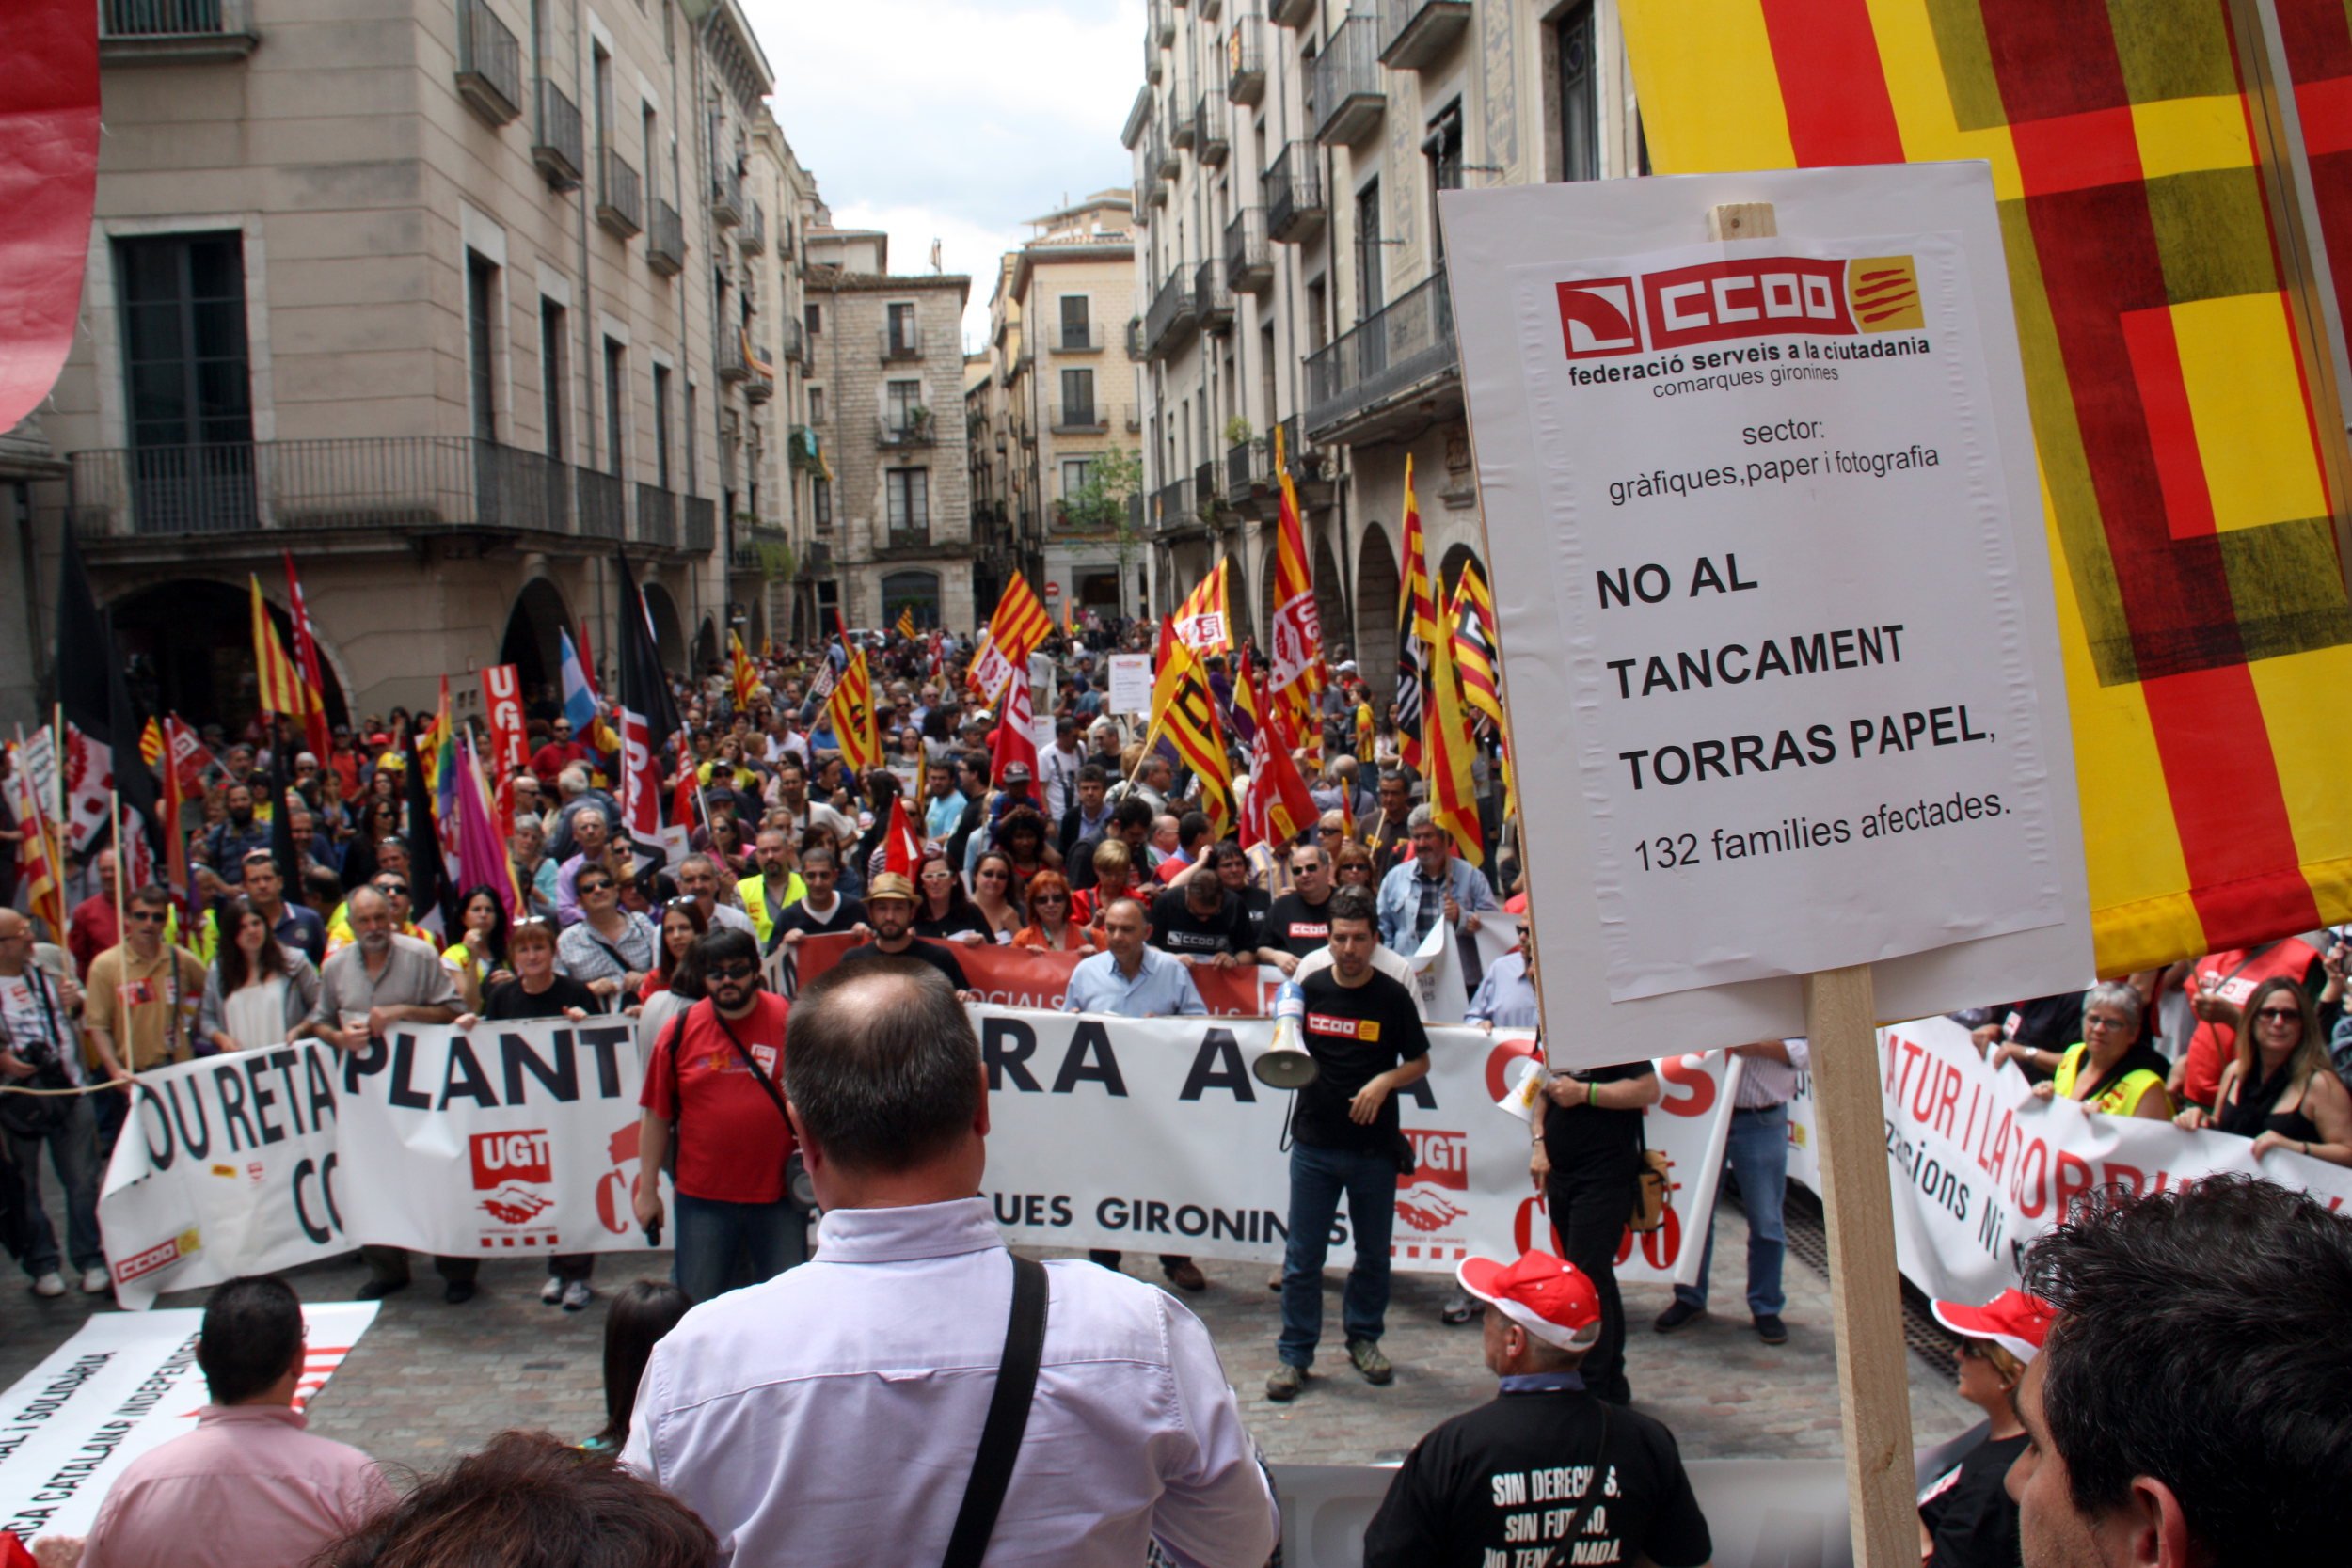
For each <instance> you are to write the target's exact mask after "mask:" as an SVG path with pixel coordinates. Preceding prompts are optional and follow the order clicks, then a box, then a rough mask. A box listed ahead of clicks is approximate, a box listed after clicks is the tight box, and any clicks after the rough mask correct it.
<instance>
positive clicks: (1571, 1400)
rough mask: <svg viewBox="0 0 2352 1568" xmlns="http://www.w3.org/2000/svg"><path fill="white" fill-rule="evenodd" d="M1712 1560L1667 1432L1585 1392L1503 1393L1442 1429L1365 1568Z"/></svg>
mask: <svg viewBox="0 0 2352 1568" xmlns="http://www.w3.org/2000/svg"><path fill="white" fill-rule="evenodd" d="M1713 1554H1714V1542H1713V1539H1712V1538H1711V1537H1710V1536H1709V1535H1708V1528H1707V1516H1706V1515H1705V1514H1704V1513H1700V1511H1699V1505H1698V1499H1697V1498H1696V1497H1694V1496H1693V1495H1692V1491H1691V1478H1690V1476H1689V1475H1688V1474H1687V1473H1686V1472H1685V1471H1684V1470H1683V1467H1682V1455H1681V1453H1680V1451H1679V1450H1677V1449H1676V1447H1675V1440H1674V1434H1673V1433H1670V1432H1668V1431H1667V1430H1666V1429H1665V1428H1664V1427H1663V1426H1661V1425H1660V1424H1659V1423H1658V1422H1657V1421H1654V1420H1652V1419H1651V1418H1649V1417H1647V1416H1645V1415H1642V1414H1641V1413H1640V1412H1638V1411H1633V1410H1627V1409H1623V1408H1613V1407H1611V1406H1608V1405H1605V1404H1603V1403H1602V1402H1600V1401H1599V1400H1597V1399H1596V1398H1594V1397H1593V1396H1592V1395H1591V1394H1589V1393H1586V1392H1585V1391H1584V1390H1583V1389H1582V1388H1581V1387H1579V1388H1563V1389H1551V1390H1543V1391H1537V1392H1531V1393H1508V1394H1503V1395H1502V1396H1501V1397H1500V1398H1498V1399H1496V1400H1494V1401H1493V1402H1490V1403H1487V1404H1484V1405H1481V1406H1479V1407H1478V1408H1477V1409H1476V1410H1471V1411H1467V1412H1465V1413H1464V1414H1462V1415H1459V1416H1456V1417H1454V1418H1453V1419H1452V1420H1449V1421H1445V1422H1443V1423H1441V1424H1440V1425H1438V1427H1437V1428H1436V1429H1435V1430H1433V1431H1432V1432H1431V1433H1429V1435H1427V1436H1426V1437H1423V1438H1422V1440H1421V1441H1420V1442H1419V1443H1417V1444H1415V1445H1414V1446H1413V1451H1412V1452H1410V1453H1408V1454H1406V1456H1405V1464H1404V1465H1403V1467H1402V1468H1400V1469H1399V1470H1398V1471H1397V1473H1396V1479H1395V1480H1394V1481H1391V1482H1390V1483H1389V1495H1388V1497H1385V1498H1384V1499H1382V1501H1381V1504H1380V1511H1379V1513H1375V1514H1374V1515H1373V1519H1372V1525H1371V1528H1368V1529H1366V1530H1365V1531H1364V1568H1408V1565H1409V1568H1483V1565H1486V1564H1491V1563H1498V1562H1501V1563H1512V1562H1537V1561H1548V1562H1549V1563H1551V1564H1553V1565H1555V1568H1568V1565H1569V1564H1572V1563H1587V1562H1589V1563H1621V1564H1627V1565H1630V1564H1632V1563H1634V1562H1636V1561H1639V1560H1643V1559H1647V1560H1649V1561H1651V1562H1654V1563H1657V1564H1658V1568H1697V1565H1698V1564H1700V1563H1703V1562H1706V1561H1707V1560H1708V1559H1709V1558H1710V1557H1712V1556H1713Z"/></svg>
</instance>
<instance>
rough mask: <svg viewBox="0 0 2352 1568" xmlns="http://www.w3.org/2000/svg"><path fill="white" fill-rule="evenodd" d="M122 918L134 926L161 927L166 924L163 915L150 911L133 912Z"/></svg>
mask: <svg viewBox="0 0 2352 1568" xmlns="http://www.w3.org/2000/svg"><path fill="white" fill-rule="evenodd" d="M122 918H124V919H125V920H128V921H129V922H131V924H132V925H134V926H161V925H162V924H163V923H164V917H163V916H162V915H161V914H158V913H155V912H153V911H149V910H133V911H130V912H129V913H128V914H125V915H124V916H123V917H122Z"/></svg>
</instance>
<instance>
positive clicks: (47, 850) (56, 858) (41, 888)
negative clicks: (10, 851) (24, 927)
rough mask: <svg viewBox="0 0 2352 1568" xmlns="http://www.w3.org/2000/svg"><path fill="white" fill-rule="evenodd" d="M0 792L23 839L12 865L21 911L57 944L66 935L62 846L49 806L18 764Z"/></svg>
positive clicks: (28, 775)
mask: <svg viewBox="0 0 2352 1568" xmlns="http://www.w3.org/2000/svg"><path fill="white" fill-rule="evenodd" d="M8 750H9V751H10V752H14V751H15V750H16V748H15V747H13V746H11V747H9V748H8ZM0 788H5V789H6V791H7V794H8V809H9V810H10V811H11V812H13V813H14V814H15V816H16V826H17V829H18V831H19V832H22V833H23V834H24V841H23V842H22V843H20V844H19V845H18V846H17V851H16V864H17V873H18V876H19V878H20V879H21V880H22V881H23V882H24V898H25V902H24V908H25V911H26V912H27V913H29V914H32V915H33V916H35V917H36V918H38V919H40V921H42V922H43V923H45V924H46V925H47V926H48V927H49V930H48V935H47V938H46V940H47V941H50V942H63V941H65V933H66V907H65V845H64V843H63V842H62V840H61V839H60V838H59V836H58V833H57V828H56V822H55V821H53V820H52V819H51V816H50V809H51V802H49V801H47V800H42V799H41V798H40V791H38V790H36V789H35V788H34V787H33V776H32V772H31V770H30V769H28V768H25V767H24V766H23V765H22V764H19V765H17V766H15V767H12V768H9V769H8V778H7V779H6V780H0Z"/></svg>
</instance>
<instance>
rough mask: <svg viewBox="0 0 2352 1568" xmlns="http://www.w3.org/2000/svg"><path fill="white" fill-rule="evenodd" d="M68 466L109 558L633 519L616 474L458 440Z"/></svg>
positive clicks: (197, 450) (224, 447)
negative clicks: (276, 540) (205, 544)
mask: <svg viewBox="0 0 2352 1568" xmlns="http://www.w3.org/2000/svg"><path fill="white" fill-rule="evenodd" d="M71 462H72V472H71V477H70V479H69V485H70V492H69V500H68V513H69V515H70V517H71V519H72V526H73V529H74V532H75V535H76V537H77V538H80V539H82V540H84V541H86V542H87V543H89V544H91V545H92V546H101V547H104V546H136V545H140V544H146V545H149V546H168V545H170V544H172V543H173V542H181V543H182V544H184V542H185V541H187V540H190V539H214V540H228V539H231V538H234V537H236V536H239V535H248V534H300V533H336V534H344V535H350V536H354V537H357V536H360V535H370V534H373V535H382V534H393V535H400V536H413V535H418V534H430V533H501V534H547V535H552V536H556V537H559V538H571V539H581V540H619V539H621V538H622V537H623V536H624V530H625V526H626V519H627V502H626V499H625V497H624V494H623V489H622V486H621V483H620V482H619V481H618V480H616V479H613V478H612V476H611V475H609V474H603V473H598V472H596V471H594V470H591V469H585V468H575V467H572V466H571V465H569V464H566V463H564V462H562V461H561V460H559V459H555V458H551V457H548V456H547V455H546V454H545V453H543V452H535V451H525V450H523V449H522V448H519V447H510V446H507V445H505V444H503V443H501V442H498V441H484V440H478V439H475V438H473V437H470V436H356V437H344V438H337V439H330V440H295V441H241V442H226V443H218V444H214V445H207V446H181V447H137V448H115V449H109V450H103V451H78V452H74V453H73V454H72V459H71ZM638 490H639V492H640V493H639V496H638V503H639V507H640V509H641V510H642V509H644V508H645V507H647V506H651V507H652V508H653V509H655V510H656V511H657V512H659V511H660V508H661V507H662V506H664V505H665V504H670V501H669V500H667V499H665V498H668V497H669V493H668V492H667V491H663V490H659V489H656V488H654V487H653V486H649V485H641V486H638ZM648 496H650V497H652V498H654V499H651V500H650V501H648V499H646V498H647V497H648ZM653 542H655V543H660V544H662V545H663V546H665V547H675V539H670V540H664V541H653Z"/></svg>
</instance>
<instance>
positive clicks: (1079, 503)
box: [1061, 447, 1143, 613]
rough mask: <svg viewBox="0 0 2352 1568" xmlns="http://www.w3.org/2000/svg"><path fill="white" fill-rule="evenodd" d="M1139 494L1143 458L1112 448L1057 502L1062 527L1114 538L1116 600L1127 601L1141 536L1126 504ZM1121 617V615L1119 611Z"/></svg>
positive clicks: (1095, 461) (1090, 466)
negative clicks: (1130, 568) (1131, 573)
mask: <svg viewBox="0 0 2352 1568" xmlns="http://www.w3.org/2000/svg"><path fill="white" fill-rule="evenodd" d="M1142 491H1143V455H1142V453H1140V452H1138V451H1136V450H1135V449H1134V448H1132V447H1112V448H1109V449H1108V450H1106V451H1103V452H1102V453H1100V454H1099V455H1097V456H1096V457H1095V458H1094V460H1093V461H1092V462H1090V463H1089V464H1088V465H1087V477H1086V483H1084V484H1081V485H1079V486H1078V487H1077V488H1076V489H1075V490H1073V491H1070V492H1069V493H1067V494H1065V495H1064V496H1063V497H1062V499H1061V515H1062V525H1063V526H1064V527H1065V528H1073V529H1085V530H1089V531H1094V532H1106V533H1110V534H1112V535H1114V536H1115V537H1116V539H1117V541H1118V548H1119V597H1120V603H1121V604H1122V605H1123V604H1124V603H1125V602H1126V598H1127V582H1128V568H1129V567H1130V566H1132V565H1133V564H1134V562H1135V555H1136V549H1137V547H1138V546H1140V545H1141V544H1142V542H1143V541H1142V535H1141V534H1140V533H1138V532H1137V531H1136V526H1135V514H1134V513H1133V512H1132V511H1131V510H1130V503H1132V502H1133V501H1134V499H1136V496H1138V495H1140V494H1141V493H1142ZM1121 613H1124V611H1123V610H1122V611H1121Z"/></svg>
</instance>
